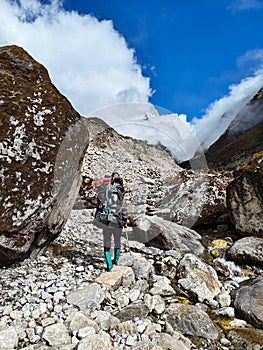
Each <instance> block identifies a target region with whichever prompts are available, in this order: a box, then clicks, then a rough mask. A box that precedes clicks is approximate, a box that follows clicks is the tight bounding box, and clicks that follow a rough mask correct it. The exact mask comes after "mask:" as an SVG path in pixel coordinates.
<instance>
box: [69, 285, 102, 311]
mask: <svg viewBox="0 0 263 350" xmlns="http://www.w3.org/2000/svg"><path fill="white" fill-rule="evenodd" d="M104 298H105V293H104V291H103V290H102V288H101V287H100V285H98V284H96V283H94V284H90V285H89V286H87V287H85V288H83V289H77V290H75V291H73V292H71V293H69V294H68V296H67V302H68V303H69V304H72V305H76V306H78V307H79V308H80V310H81V311H82V312H83V313H84V314H87V315H89V314H90V313H91V312H93V311H94V310H96V309H97V308H98V307H99V305H100V304H101V303H102V302H103V300H104Z"/></svg>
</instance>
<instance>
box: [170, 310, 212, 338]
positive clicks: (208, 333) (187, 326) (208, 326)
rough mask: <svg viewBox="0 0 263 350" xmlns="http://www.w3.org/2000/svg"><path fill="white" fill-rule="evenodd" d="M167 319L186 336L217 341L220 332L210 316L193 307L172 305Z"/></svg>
mask: <svg viewBox="0 0 263 350" xmlns="http://www.w3.org/2000/svg"><path fill="white" fill-rule="evenodd" d="M165 319H166V320H167V321H168V322H169V323H170V324H171V325H172V327H173V328H174V329H179V330H180V332H181V333H183V334H184V335H192V336H196V337H203V338H206V339H216V338H217V337H218V331H217V329H216V327H215V326H214V324H213V323H212V321H211V320H210V318H209V316H208V315H207V314H206V313H205V312H203V311H202V310H200V309H199V308H197V307H195V306H193V305H183V304H172V305H170V306H169V307H168V308H167V309H166V312H165Z"/></svg>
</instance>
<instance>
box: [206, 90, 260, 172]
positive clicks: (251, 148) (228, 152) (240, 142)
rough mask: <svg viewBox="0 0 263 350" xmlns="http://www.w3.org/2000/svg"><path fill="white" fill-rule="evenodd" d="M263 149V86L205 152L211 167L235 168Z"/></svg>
mask: <svg viewBox="0 0 263 350" xmlns="http://www.w3.org/2000/svg"><path fill="white" fill-rule="evenodd" d="M261 150H263V88H261V89H260V90H259V91H258V93H257V94H256V95H255V96H254V97H253V98H252V99H251V100H250V101H249V103H247V105H246V106H244V107H243V108H242V109H241V111H240V112H239V113H238V114H237V116H236V118H235V119H234V120H233V121H232V123H231V124H230V126H229V128H228V129H227V131H226V132H225V133H224V134H223V135H222V136H221V137H220V138H219V139H218V140H217V141H216V142H215V143H214V144H213V145H212V146H210V148H209V149H208V151H207V152H206V153H205V156H206V160H207V163H208V165H209V167H210V168H234V167H235V166H238V165H241V164H245V163H246V162H247V161H248V159H249V158H250V156H251V155H252V154H254V153H257V152H259V151H261Z"/></svg>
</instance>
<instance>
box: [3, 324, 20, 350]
mask: <svg viewBox="0 0 263 350" xmlns="http://www.w3.org/2000/svg"><path fill="white" fill-rule="evenodd" d="M0 345H1V347H2V348H3V349H5V348H6V349H15V348H16V347H17V345H18V335H17V333H16V330H15V328H14V327H8V328H6V329H4V330H2V331H0Z"/></svg>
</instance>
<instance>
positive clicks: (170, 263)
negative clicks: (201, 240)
mask: <svg viewBox="0 0 263 350" xmlns="http://www.w3.org/2000/svg"><path fill="white" fill-rule="evenodd" d="M178 226H179V225H178ZM130 230H131V229H130ZM224 244H225V246H226V245H227V242H226V241H221V242H216V241H214V242H213V244H212V245H211V250H212V249H214V248H215V246H216V245H217V246H224ZM122 246H123V252H122V257H121V261H120V266H116V267H115V268H114V270H113V271H111V272H105V264H104V260H103V253H102V252H103V247H102V235H101V231H100V230H99V229H98V228H96V227H95V226H93V216H92V210H87V209H82V210H74V211H72V214H71V217H70V219H69V221H68V223H67V225H66V227H65V229H64V231H63V234H62V235H61V236H60V237H59V239H58V240H57V241H56V242H54V243H53V244H52V245H51V246H50V247H49V249H48V250H47V251H46V252H45V254H44V255H42V256H39V257H37V258H36V259H35V260H34V261H33V260H29V259H28V260H25V261H24V262H22V263H19V264H17V265H16V266H13V267H6V268H2V269H1V271H0V274H1V297H0V302H1V304H0V305H1V306H0V312H1V315H2V317H1V321H0V341H1V347H0V348H1V350H4V349H24V350H38V349H39V350H44V349H65V350H66V349H78V350H81V349H94V348H95V347H96V348H97V349H112V348H116V349H175V350H177V349H178V350H179V349H180V350H181V349H189V350H190V349H200V350H201V349H217V350H218V349H222V350H223V349H224V350H227V349H229V350H230V349H261V345H260V344H262V339H263V334H262V333H263V332H262V331H261V330H260V329H256V328H254V327H253V326H252V325H251V324H249V323H247V322H246V321H245V320H244V319H240V318H239V317H238V316H237V315H236V312H237V309H236V307H235V306H234V305H233V301H232V297H231V291H232V290H233V289H235V288H237V287H238V286H239V283H241V282H242V281H244V280H246V279H248V278H249V277H251V275H252V274H253V275H254V276H256V275H260V274H262V270H260V269H259V268H258V269H257V270H254V271H252V269H250V271H247V272H246V273H247V275H248V276H245V273H244V271H242V270H241V269H240V268H239V267H237V266H235V265H234V264H233V263H230V262H227V261H225V260H223V259H222V261H221V267H222V266H223V265H224V268H225V269H227V270H228V271H229V275H228V277H227V278H223V279H222V278H221V279H220V280H221V282H220V280H219V279H218V277H217V275H216V273H215V270H213V269H212V268H211V267H209V265H207V264H205V263H204V262H203V261H202V260H201V259H199V258H197V257H196V256H195V255H194V254H191V253H189V254H187V255H185V257H184V259H183V260H181V261H179V260H178V255H177V252H176V250H166V251H164V250H161V249H157V248H153V247H146V246H145V244H143V243H138V242H132V241H131V242H130V247H131V253H130V252H129V249H128V246H127V241H126V239H125V237H123V239H122ZM220 249H223V248H222V247H221V248H220ZM194 266H195V268H194ZM188 270H191V275H192V276H190V275H188V274H187V271H188ZM198 270H199V274H198ZM200 271H203V273H204V274H205V271H206V274H207V277H206V278H205V276H201V275H200ZM218 271H219V270H218ZM193 275H195V276H193ZM218 275H220V274H219V272H218ZM261 286H262V278H261ZM214 294H217V296H216V298H213V295H214ZM259 301H260V300H259ZM178 315H180V317H179V316H178ZM183 334H184V335H183Z"/></svg>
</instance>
